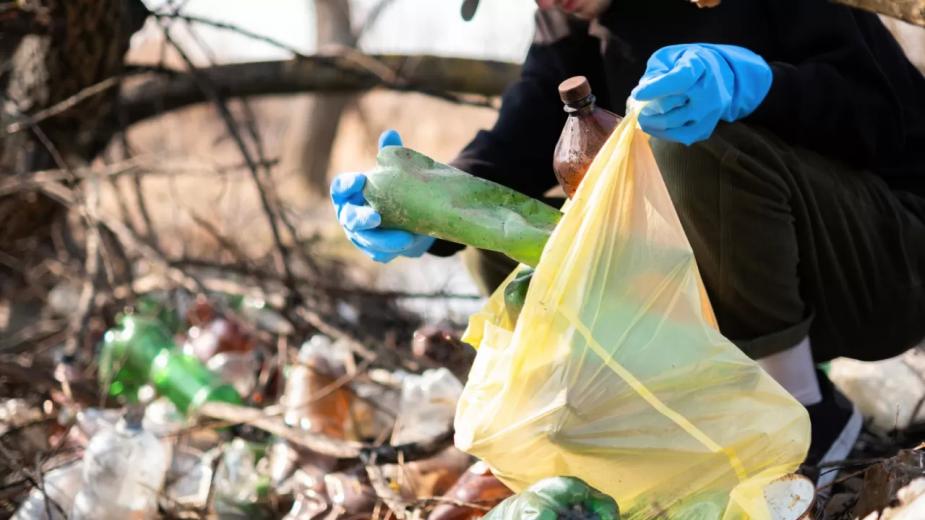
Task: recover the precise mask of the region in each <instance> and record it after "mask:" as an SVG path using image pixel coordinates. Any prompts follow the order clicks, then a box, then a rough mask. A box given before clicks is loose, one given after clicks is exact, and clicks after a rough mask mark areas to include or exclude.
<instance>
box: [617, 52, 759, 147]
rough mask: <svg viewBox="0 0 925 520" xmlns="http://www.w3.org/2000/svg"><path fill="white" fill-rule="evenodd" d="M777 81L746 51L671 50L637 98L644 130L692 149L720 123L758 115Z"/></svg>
mask: <svg viewBox="0 0 925 520" xmlns="http://www.w3.org/2000/svg"><path fill="white" fill-rule="evenodd" d="M773 77H774V75H773V72H772V71H771V67H770V66H769V65H768V63H767V62H766V61H765V60H764V59H763V58H762V57H761V56H759V55H757V54H755V53H754V52H752V51H750V50H748V49H745V48H742V47H736V46H733V45H713V44H706V43H697V44H684V45H672V46H669V47H664V48H662V49H660V50H658V51H656V52H655V54H653V55H652V57H651V58H649V61H648V64H647V66H646V73H645V74H644V75H643V77H642V79H641V80H640V82H639V85H638V86H637V87H636V88H635V89H634V90H633V93H632V98H633V99H635V100H637V101H642V102H644V103H645V106H644V107H643V108H642V110H641V111H640V113H639V125H640V126H641V127H642V129H643V130H644V131H645V132H646V133H648V134H651V135H653V136H655V137H658V138H661V139H665V140H669V141H674V142H679V143H683V144H686V145H690V144H693V143H695V142H698V141H702V140H704V139H708V138H709V137H710V136H711V135H712V134H713V131H714V130H715V129H716V125H717V124H718V123H719V122H720V121H727V122H733V121H738V120H739V119H742V118H744V117H746V116H748V115H749V114H751V113H752V112H754V111H755V109H757V108H758V106H759V105H761V103H762V101H764V99H765V97H767V95H768V92H769V91H770V89H771V84H772V82H773Z"/></svg>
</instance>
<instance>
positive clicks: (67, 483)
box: [13, 460, 83, 520]
mask: <svg viewBox="0 0 925 520" xmlns="http://www.w3.org/2000/svg"><path fill="white" fill-rule="evenodd" d="M82 471H83V462H82V461H79V460H78V461H74V462H71V463H69V464H66V465H64V466H61V467H59V468H55V469H53V470H51V471H49V472H47V473H45V475H44V479H43V485H44V488H45V492H44V493H43V492H42V490H41V489H38V488H33V489H32V491H30V492H29V496H28V497H27V498H26V500H25V501H24V502H23V503H22V504H21V505H20V506H19V509H17V510H16V513H15V514H14V515H13V520H65V519H66V517H67V512H68V511H70V510H71V507H72V506H73V504H74V495H76V494H77V492H78V491H79V490H80V484H81V473H82ZM46 494H47V495H48V500H47V503H48V504H50V505H51V511H48V510H47V509H46V508H45V504H46V499H45V495H46ZM55 504H56V505H57V507H55Z"/></svg>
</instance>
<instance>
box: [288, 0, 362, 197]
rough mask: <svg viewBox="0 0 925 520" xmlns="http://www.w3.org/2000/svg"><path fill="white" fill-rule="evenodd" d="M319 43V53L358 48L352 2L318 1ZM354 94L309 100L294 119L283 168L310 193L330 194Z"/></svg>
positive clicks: (325, 96) (317, 26) (316, 4)
mask: <svg viewBox="0 0 925 520" xmlns="http://www.w3.org/2000/svg"><path fill="white" fill-rule="evenodd" d="M314 4H315V35H316V38H315V41H316V44H317V49H318V51H319V52H323V51H324V50H325V49H328V48H332V47H349V48H352V47H355V46H356V38H355V36H354V34H353V32H352V28H351V25H350V2H349V0H315V2H314ZM354 98H355V95H354V94H317V95H315V96H313V97H312V98H311V99H309V100H306V102H305V103H304V104H302V105H301V106H300V107H299V109H298V110H297V111H296V115H295V116H294V118H293V121H292V123H291V127H290V131H289V132H290V133H289V137H288V140H287V143H286V145H285V147H284V149H283V150H284V151H283V154H284V155H283V159H282V167H283V169H284V170H286V171H296V172H298V173H299V174H300V175H301V176H303V178H304V179H305V182H306V185H307V187H308V189H309V191H310V192H312V193H314V194H317V195H320V196H324V195H325V194H326V193H327V182H328V169H329V168H330V164H331V149H332V148H333V147H334V140H335V139H336V137H337V130H338V127H339V125H340V119H341V116H342V115H343V113H344V110H345V109H346V108H347V106H348V105H349V104H350V103H351V102H352V101H353V99H354Z"/></svg>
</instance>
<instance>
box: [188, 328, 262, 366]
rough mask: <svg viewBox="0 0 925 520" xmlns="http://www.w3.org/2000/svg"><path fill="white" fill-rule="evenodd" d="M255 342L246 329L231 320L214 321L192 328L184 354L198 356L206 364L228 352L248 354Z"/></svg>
mask: <svg viewBox="0 0 925 520" xmlns="http://www.w3.org/2000/svg"><path fill="white" fill-rule="evenodd" d="M253 345H254V343H253V340H252V339H251V337H250V335H249V334H248V333H247V332H246V331H245V330H244V327H243V326H242V325H241V324H240V323H238V322H237V321H236V320H233V319H231V318H215V319H214V320H212V321H210V322H208V323H205V324H202V325H198V326H193V327H190V329H189V331H187V333H186V342H184V343H183V353H184V354H189V355H192V356H196V357H197V358H199V360H200V361H202V362H203V363H205V362H206V361H209V360H210V359H212V357H214V356H216V355H218V354H223V353H226V352H248V351H250V350H251V349H252V348H253Z"/></svg>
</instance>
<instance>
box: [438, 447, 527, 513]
mask: <svg viewBox="0 0 925 520" xmlns="http://www.w3.org/2000/svg"><path fill="white" fill-rule="evenodd" d="M513 494H514V492H513V491H511V490H510V489H508V488H507V486H505V485H504V484H502V483H501V481H500V480H498V479H497V478H495V476H494V475H492V473H491V470H490V469H488V465H487V464H485V463H484V462H481V461H479V462H476V463H475V464H473V465H472V467H470V468H469V471H467V472H466V473H464V474H463V476H462V477H461V478H460V479H459V480H458V481H457V482H456V484H455V485H454V486H453V487H452V488H451V489H450V490H449V491H448V492H447V493H446V495H445V497H446V498H447V499H449V500H452V501H454V502H456V504H440V505H439V506H437V507H436V508H434V510H433V512H432V513H431V514H430V516H428V517H427V518H428V520H469V519H475V518H481V517H482V516H483V515H484V514H485V511H484V509H478V508H473V507H467V506H463V505H457V504H462V503H465V504H478V505H480V506H482V507H488V508H491V507H494V506H496V505H498V504H500V503H501V502H502V501H503V500H504V499H505V498H507V497H509V496H511V495H513Z"/></svg>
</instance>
